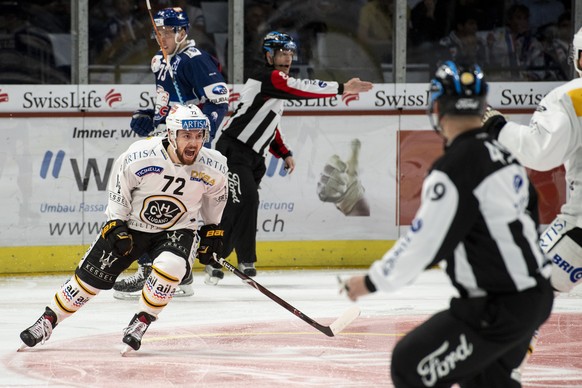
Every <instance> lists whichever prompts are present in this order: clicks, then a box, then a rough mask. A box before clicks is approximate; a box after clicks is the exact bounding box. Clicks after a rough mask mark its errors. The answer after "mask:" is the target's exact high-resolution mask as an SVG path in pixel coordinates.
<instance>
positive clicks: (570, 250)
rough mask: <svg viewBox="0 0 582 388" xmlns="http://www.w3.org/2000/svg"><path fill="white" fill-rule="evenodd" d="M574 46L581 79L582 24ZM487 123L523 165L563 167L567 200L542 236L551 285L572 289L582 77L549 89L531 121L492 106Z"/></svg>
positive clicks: (577, 270) (579, 204) (579, 239)
mask: <svg viewBox="0 0 582 388" xmlns="http://www.w3.org/2000/svg"><path fill="white" fill-rule="evenodd" d="M572 45H573V60H574V67H575V69H576V72H577V73H578V75H579V76H580V77H582V28H581V29H580V30H579V31H578V32H577V33H576V34H575V35H574V39H573V42H572ZM483 121H484V128H485V129H486V130H487V131H488V132H489V134H490V135H491V136H492V137H494V138H496V139H498V140H499V142H500V143H501V144H503V145H504V146H505V147H507V148H508V149H509V150H510V151H511V152H512V153H513V154H514V155H515V156H516V157H517V158H518V159H519V161H520V162H521V163H522V164H523V165H524V166H526V167H529V168H531V169H533V170H538V171H546V170H550V169H552V168H555V167H559V166H561V165H564V168H565V170H566V185H567V188H568V194H567V201H566V203H565V204H564V205H563V206H562V208H561V209H560V214H558V216H557V217H556V218H555V219H554V220H553V221H552V223H551V224H550V225H549V226H548V228H547V229H546V230H545V231H544V232H543V233H542V234H541V236H540V245H541V247H542V250H543V251H544V252H545V253H546V254H547V255H548V256H549V258H550V259H551V260H552V262H553V264H554V265H553V266H552V277H551V281H552V286H553V287H554V288H555V289H556V290H557V291H560V292H569V291H570V290H572V288H574V287H575V286H576V285H577V284H580V283H579V280H580V278H582V183H581V182H582V78H576V79H574V80H572V81H570V82H568V83H566V84H564V85H562V86H559V87H557V88H555V89H554V90H552V91H551V92H550V93H548V95H546V96H545V97H544V98H543V99H542V100H541V101H540V103H539V105H538V107H537V109H536V111H535V112H534V114H533V116H532V118H531V120H530V123H529V125H520V124H518V123H514V122H511V121H509V122H508V121H506V119H505V117H503V115H501V114H500V113H499V112H498V111H496V110H492V109H489V110H488V111H487V112H486V113H485V115H484V120H483Z"/></svg>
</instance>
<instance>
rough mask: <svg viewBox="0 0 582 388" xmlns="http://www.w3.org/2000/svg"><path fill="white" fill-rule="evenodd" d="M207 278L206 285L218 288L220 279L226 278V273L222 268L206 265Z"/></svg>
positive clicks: (205, 279)
mask: <svg viewBox="0 0 582 388" xmlns="http://www.w3.org/2000/svg"><path fill="white" fill-rule="evenodd" d="M204 272H205V277H204V283H205V284H209V285H212V286H216V285H217V284H218V282H219V281H220V279H222V278H224V272H222V270H221V269H220V268H214V267H213V266H212V265H210V264H208V265H206V268H204Z"/></svg>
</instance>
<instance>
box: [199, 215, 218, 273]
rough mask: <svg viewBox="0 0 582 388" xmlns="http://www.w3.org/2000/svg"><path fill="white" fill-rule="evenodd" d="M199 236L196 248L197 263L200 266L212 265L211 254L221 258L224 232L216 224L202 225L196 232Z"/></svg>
mask: <svg viewBox="0 0 582 388" xmlns="http://www.w3.org/2000/svg"><path fill="white" fill-rule="evenodd" d="M198 236H200V246H199V247H198V251H197V253H198V261H200V264H205V265H206V264H212V263H214V259H213V255H212V254H213V253H216V256H218V257H222V239H223V237H224V230H222V229H221V228H220V226H218V225H216V224H209V225H204V226H202V227H201V228H200V229H199V230H198Z"/></svg>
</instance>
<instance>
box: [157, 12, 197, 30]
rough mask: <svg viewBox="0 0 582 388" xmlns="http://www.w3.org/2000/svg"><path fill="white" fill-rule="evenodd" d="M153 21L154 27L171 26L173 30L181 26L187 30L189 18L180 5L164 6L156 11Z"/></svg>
mask: <svg viewBox="0 0 582 388" xmlns="http://www.w3.org/2000/svg"><path fill="white" fill-rule="evenodd" d="M154 23H156V27H157V28H160V27H164V26H167V27H173V28H174V31H177V29H178V28H183V29H184V30H186V32H188V30H189V29H190V20H188V15H187V14H186V12H184V11H183V10H182V8H180V7H174V8H164V9H162V10H160V11H158V12H157V13H156V14H155V16H154Z"/></svg>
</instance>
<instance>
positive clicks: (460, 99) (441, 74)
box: [429, 61, 488, 118]
mask: <svg viewBox="0 0 582 388" xmlns="http://www.w3.org/2000/svg"><path fill="white" fill-rule="evenodd" d="M487 90H488V85H487V82H485V79H484V75H483V72H482V71H481V68H480V67H479V66H478V65H476V64H475V65H457V64H455V63H454V62H452V61H447V62H445V63H444V64H442V65H441V66H439V68H438V69H437V71H436V73H435V77H434V78H433V79H432V81H431V83H430V107H429V112H430V113H432V111H433V105H434V103H435V101H438V102H439V118H441V117H442V116H444V115H457V116H481V115H482V114H483V112H484V111H485V108H486V107H487V101H486V97H487Z"/></svg>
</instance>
